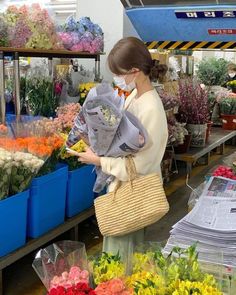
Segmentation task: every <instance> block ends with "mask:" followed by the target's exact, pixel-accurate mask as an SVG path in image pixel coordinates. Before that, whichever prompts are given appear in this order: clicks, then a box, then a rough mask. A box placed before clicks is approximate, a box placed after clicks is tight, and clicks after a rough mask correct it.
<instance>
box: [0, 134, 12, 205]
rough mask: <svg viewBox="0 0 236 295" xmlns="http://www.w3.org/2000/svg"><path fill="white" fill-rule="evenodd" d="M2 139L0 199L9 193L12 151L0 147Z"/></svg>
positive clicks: (0, 151)
mask: <svg viewBox="0 0 236 295" xmlns="http://www.w3.org/2000/svg"><path fill="white" fill-rule="evenodd" d="M1 141H2V139H0V200H2V199H5V198H7V196H8V194H9V187H10V180H11V171H12V153H11V152H9V151H7V150H6V149H5V148H2V144H1V143H2V142H1Z"/></svg>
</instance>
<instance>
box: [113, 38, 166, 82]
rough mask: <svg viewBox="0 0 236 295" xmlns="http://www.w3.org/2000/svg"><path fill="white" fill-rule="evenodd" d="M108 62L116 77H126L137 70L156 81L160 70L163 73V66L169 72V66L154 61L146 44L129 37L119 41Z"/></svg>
mask: <svg viewBox="0 0 236 295" xmlns="http://www.w3.org/2000/svg"><path fill="white" fill-rule="evenodd" d="M107 60H108V65H109V68H110V70H111V72H112V73H113V74H115V75H125V74H127V72H128V71H130V70H132V69H133V68H137V69H139V70H140V71H142V72H143V73H144V74H145V75H146V76H150V75H151V76H152V77H151V78H152V79H153V78H154V80H155V79H158V77H159V75H160V70H161V72H162V73H163V66H164V67H165V73H166V72H167V66H165V65H160V64H159V63H156V61H153V60H152V57H151V54H150V52H149V51H148V49H147V47H146V46H145V44H144V43H143V42H142V41H141V40H139V39H137V38H135V37H127V38H123V39H121V40H120V41H118V42H117V43H116V44H115V46H114V47H113V49H112V50H111V52H110V53H109V55H108V59H107ZM160 66H161V67H162V68H160ZM154 68H155V70H154V71H153V69H154ZM154 76H155V77H154Z"/></svg>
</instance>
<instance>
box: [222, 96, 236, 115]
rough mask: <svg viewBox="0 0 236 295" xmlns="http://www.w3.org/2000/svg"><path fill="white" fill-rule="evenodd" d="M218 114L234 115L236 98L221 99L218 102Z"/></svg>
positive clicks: (235, 113) (235, 112)
mask: <svg viewBox="0 0 236 295" xmlns="http://www.w3.org/2000/svg"><path fill="white" fill-rule="evenodd" d="M220 113H221V114H224V115H236V98H223V99H222V100H221V101H220Z"/></svg>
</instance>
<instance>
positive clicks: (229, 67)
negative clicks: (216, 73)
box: [227, 63, 236, 72]
mask: <svg viewBox="0 0 236 295" xmlns="http://www.w3.org/2000/svg"><path fill="white" fill-rule="evenodd" d="M227 69H228V71H235V72H236V65H235V64H233V63H230V64H229V65H228V68H227Z"/></svg>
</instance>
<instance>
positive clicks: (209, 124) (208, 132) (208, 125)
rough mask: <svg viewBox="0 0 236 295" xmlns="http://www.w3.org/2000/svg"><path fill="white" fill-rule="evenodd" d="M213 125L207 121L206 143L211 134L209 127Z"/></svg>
mask: <svg viewBox="0 0 236 295" xmlns="http://www.w3.org/2000/svg"><path fill="white" fill-rule="evenodd" d="M212 125H213V122H208V123H207V130H206V143H208V141H209V138H210V135H211V127H212Z"/></svg>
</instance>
